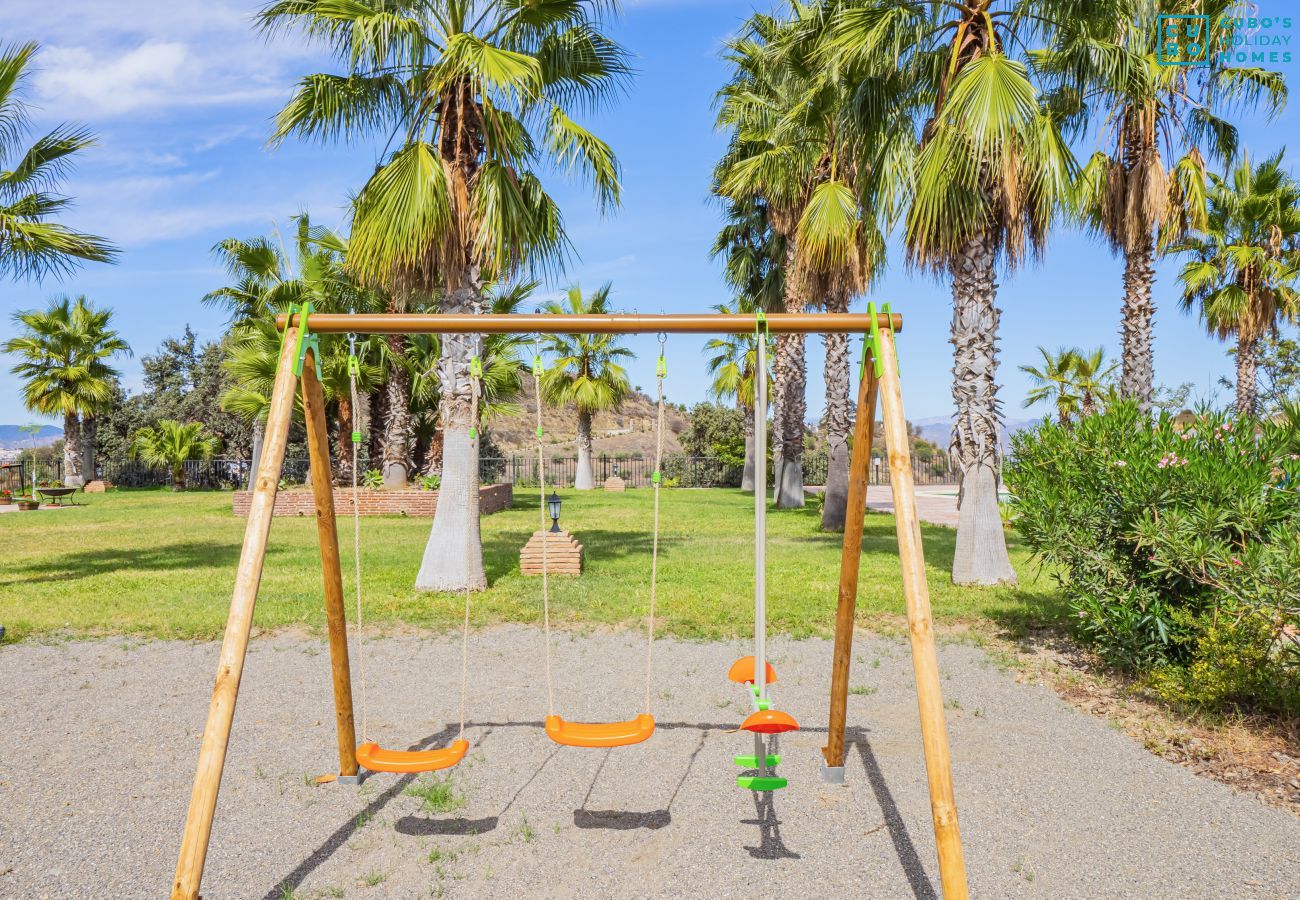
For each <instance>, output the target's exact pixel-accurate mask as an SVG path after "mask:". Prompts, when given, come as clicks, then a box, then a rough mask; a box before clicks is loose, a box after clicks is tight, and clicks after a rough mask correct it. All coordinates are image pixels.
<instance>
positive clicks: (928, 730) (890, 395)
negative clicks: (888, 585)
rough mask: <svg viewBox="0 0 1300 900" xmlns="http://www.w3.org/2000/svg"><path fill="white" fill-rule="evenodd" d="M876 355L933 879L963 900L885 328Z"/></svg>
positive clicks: (926, 594)
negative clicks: (934, 857)
mask: <svg viewBox="0 0 1300 900" xmlns="http://www.w3.org/2000/svg"><path fill="white" fill-rule="evenodd" d="M880 357H881V359H880V361H881V364H882V367H883V368H882V374H881V376H880V402H881V412H882V417H883V420H884V423H885V443H886V444H887V445H888V450H889V481H890V487H891V488H892V491H893V497H894V517H895V520H896V522H897V530H898V555H899V561H900V562H901V563H902V567H903V595H904V597H905V598H906V600H907V630H908V634H909V636H910V638H911V643H912V670H913V673H914V674H915V678H916V701H917V706H918V708H919V710H920V714H921V743H922V746H923V748H924V750H925V770H926V776H927V778H928V780H929V783H930V814H931V816H932V817H933V819H934V840H935V845H936V848H937V849H938V853H939V879H940V881H941V882H942V884H943V896H944V898H945V900H966V898H967V897H968V887H967V884H966V863H965V860H964V859H963V857H962V847H961V831H960V829H959V828H958V827H957V802H956V799H955V797H954V795H953V786H952V758H951V756H950V754H949V751H948V729H947V725H946V724H945V723H944V716H943V694H942V691H941V689H940V683H939V655H938V652H937V651H936V649H935V644H934V623H933V621H932V619H931V614H930V588H929V585H928V584H927V583H926V580H925V556H924V553H923V552H922V548H921V523H920V520H919V519H918V518H917V515H916V493H915V486H914V484H913V483H912V460H911V445H910V443H909V437H908V433H907V419H906V418H905V417H904V415H903V393H902V387H901V385H900V383H899V378H898V356H897V351H896V349H895V347H894V333H893V332H892V331H889V330H888V329H881V331H880Z"/></svg>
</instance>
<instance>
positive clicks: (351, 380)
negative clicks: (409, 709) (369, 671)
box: [348, 334, 370, 743]
mask: <svg viewBox="0 0 1300 900" xmlns="http://www.w3.org/2000/svg"><path fill="white" fill-rule="evenodd" d="M360 371H361V364H360V362H359V361H358V360H357V336H356V334H349V335H348V389H349V392H350V394H351V398H352V568H353V570H354V572H355V574H356V590H355V592H354V594H355V596H356V599H357V641H358V642H360V641H361V627H362V624H363V623H362V619H361V492H360V489H359V487H358V484H357V469H358V468H359V467H360V465H361V463H360V461H359V459H358V458H357V457H358V450H359V448H360V446H361V429H360V428H359V427H358V426H359V425H360V424H361V407H360V406H359V405H358V403H357V399H358V398H357V375H358V374H359V373H360ZM357 669H358V670H359V671H360V674H361V741H362V743H367V742H369V740H370V732H369V727H370V692H369V691H368V690H367V688H366V654H365V652H364V651H361V652H359V653H357Z"/></svg>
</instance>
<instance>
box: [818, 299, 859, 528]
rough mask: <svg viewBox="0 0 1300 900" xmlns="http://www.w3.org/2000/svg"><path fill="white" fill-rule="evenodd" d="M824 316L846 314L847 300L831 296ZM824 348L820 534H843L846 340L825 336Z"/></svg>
mask: <svg viewBox="0 0 1300 900" xmlns="http://www.w3.org/2000/svg"><path fill="white" fill-rule="evenodd" d="M826 311H827V312H828V313H846V312H848V311H849V298H848V296H847V295H844V296H841V295H839V294H838V293H833V294H832V295H831V296H828V297H827V298H826ZM822 342H823V344H824V345H825V347H826V365H825V369H824V373H825V379H826V415H825V423H826V443H827V445H828V446H827V451H826V455H827V459H826V488H825V490H826V495H825V502H824V503H823V504H822V531H835V532H839V531H843V530H844V520H845V517H846V516H847V515H848V505H849V434H850V432H851V430H852V425H853V413H852V409H853V407H852V400H851V399H850V396H849V393H850V382H851V376H850V374H849V366H850V362H849V336H848V335H847V334H827V335H824V336H823V337H822Z"/></svg>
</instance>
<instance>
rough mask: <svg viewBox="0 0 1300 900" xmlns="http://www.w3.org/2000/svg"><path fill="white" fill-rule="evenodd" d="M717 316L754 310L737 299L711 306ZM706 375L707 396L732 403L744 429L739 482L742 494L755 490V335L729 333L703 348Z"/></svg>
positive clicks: (769, 345) (756, 344) (740, 299)
mask: <svg viewBox="0 0 1300 900" xmlns="http://www.w3.org/2000/svg"><path fill="white" fill-rule="evenodd" d="M714 309H715V310H717V311H718V312H719V313H724V314H725V313H730V314H740V315H753V314H754V309H753V308H752V307H750V305H749V303H748V302H747V301H745V300H744V299H742V298H737V299H736V301H735V302H734V303H733V304H732V305H731V306H727V305H725V304H719V305H718V306H715V307H714ZM767 341H768V347H767V349H768V352H769V353H770V352H771V351H772V340H771V337H770V336H768V338H767ZM704 349H705V352H706V353H708V354H709V355H708V356H706V358H705V365H706V367H707V368H708V372H709V374H710V375H711V376H713V382H712V383H711V384H710V385H709V393H710V394H711V395H712V396H713V397H715V398H717V399H718V400H734V401H736V408H737V409H739V410H740V415H741V419H742V421H743V422H744V428H745V470H744V473H743V474H742V476H741V479H740V489H741V490H742V491H752V490H755V484H756V482H757V481H758V480H759V479H758V476H757V465H756V461H755V459H754V390H755V388H756V387H757V386H758V383H759V382H758V336H757V335H756V334H729V335H726V336H725V337H717V338H713V339H712V340H710V341H709V342H708V343H706V344H705V345H704ZM764 374H765V375H766V378H767V383H768V391H769V393H770V392H771V385H772V373H771V372H770V371H769V372H766V373H764ZM766 462H767V460H763V463H764V472H763V478H762V481H763V485H764V488H763V489H766V482H767V477H766V476H767V472H766Z"/></svg>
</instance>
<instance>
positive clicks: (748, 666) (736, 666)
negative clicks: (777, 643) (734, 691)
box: [727, 656, 776, 684]
mask: <svg viewBox="0 0 1300 900" xmlns="http://www.w3.org/2000/svg"><path fill="white" fill-rule="evenodd" d="M763 671H764V672H766V673H767V677H766V678H765V683H766V684H773V683H774V682H775V681H776V669H774V668H772V664H771V663H770V662H764V666H763ZM727 677H728V678H730V679H731V680H732V681H734V682H736V683H737V684H753V683H754V657H752V656H745V657H741V658H740V659H738V660H736V661H735V662H734V663H732V664H731V670H730V671H729V672H727Z"/></svg>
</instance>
